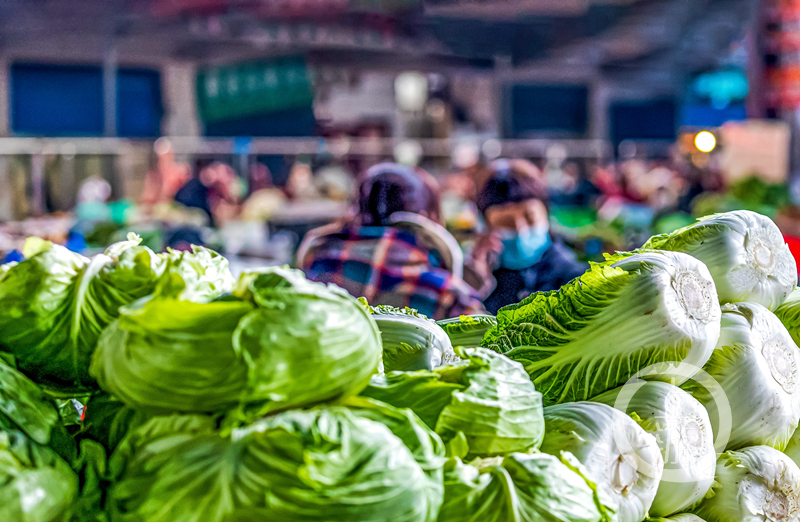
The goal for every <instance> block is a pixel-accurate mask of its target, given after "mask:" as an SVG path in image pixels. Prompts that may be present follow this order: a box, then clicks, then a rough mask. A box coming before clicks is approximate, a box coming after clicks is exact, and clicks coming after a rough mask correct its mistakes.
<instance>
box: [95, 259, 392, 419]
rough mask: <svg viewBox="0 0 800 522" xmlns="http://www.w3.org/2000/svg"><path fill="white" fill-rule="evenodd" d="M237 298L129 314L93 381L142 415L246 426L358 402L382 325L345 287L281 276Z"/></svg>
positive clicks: (106, 346) (147, 304)
mask: <svg viewBox="0 0 800 522" xmlns="http://www.w3.org/2000/svg"><path fill="white" fill-rule="evenodd" d="M176 286H178V287H179V286H180V285H179V284H178V285H176ZM234 294H235V295H233V296H226V297H223V298H220V299H214V300H208V299H207V298H204V297H202V296H196V295H191V296H189V297H186V296H185V294H183V295H178V296H177V297H172V296H169V295H155V296H153V297H152V298H150V299H144V300H141V301H137V302H136V303H134V304H132V305H130V306H127V307H124V308H123V309H122V310H121V311H120V317H119V319H118V320H117V321H115V322H114V323H112V324H111V325H110V326H109V328H108V329H107V330H106V331H105V332H104V333H103V336H102V338H101V339H100V341H99V343H98V347H97V351H96V353H95V355H94V358H93V361H92V368H91V371H92V375H94V376H95V377H96V378H97V380H98V382H99V383H100V386H101V387H102V388H103V389H105V390H106V391H108V392H110V393H112V394H113V395H115V396H116V397H117V398H119V399H120V400H121V401H122V402H123V403H125V404H126V405H127V406H130V407H132V408H135V409H138V410H143V411H146V412H149V413H166V412H224V411H227V410H231V409H235V410H236V412H235V413H236V414H235V415H233V418H235V417H236V416H237V415H239V414H241V415H245V416H248V418H249V417H250V416H252V415H256V414H258V415H262V414H266V413H270V412H274V411H278V410H285V409H288V408H292V407H298V406H303V405H307V404H312V403H316V402H321V401H324V400H330V399H335V398H339V397H346V396H348V395H353V394H355V393H357V392H358V391H359V390H361V388H363V387H364V386H365V385H366V384H367V382H368V381H369V377H370V375H371V374H372V373H374V371H375V369H376V368H377V365H378V362H379V360H380V355H381V345H380V337H379V333H378V330H377V328H376V326H375V323H374V322H373V321H372V320H371V319H370V317H369V314H368V313H367V312H366V311H365V310H364V308H363V307H362V306H361V305H360V304H359V303H358V301H356V300H355V299H353V298H352V297H350V296H349V295H347V294H346V293H345V292H344V291H343V290H341V289H339V288H338V287H334V286H326V285H322V284H319V283H313V282H310V281H308V280H306V279H305V277H304V276H303V275H302V273H301V272H299V271H296V270H289V269H281V268H275V269H269V270H265V271H262V272H258V273H248V274H244V275H243V276H242V279H241V280H240V281H239V282H238V283H237V286H236V289H235V292H234Z"/></svg>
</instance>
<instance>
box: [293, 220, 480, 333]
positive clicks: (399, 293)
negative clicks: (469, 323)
mask: <svg viewBox="0 0 800 522" xmlns="http://www.w3.org/2000/svg"><path fill="white" fill-rule="evenodd" d="M440 259H441V258H440V257H439V254H438V252H437V251H436V250H434V249H431V248H429V247H427V246H425V245H423V244H422V242H421V241H420V240H419V239H418V238H417V237H416V236H415V235H414V234H412V233H411V232H409V231H406V230H402V229H398V228H392V227H348V228H345V229H343V230H341V231H340V232H337V233H334V234H329V235H326V236H322V237H320V238H318V239H317V240H316V241H315V243H314V244H313V245H312V247H311V248H309V250H308V251H307V253H306V254H305V256H304V258H303V259H302V260H300V266H301V268H302V269H303V271H304V272H305V273H306V275H307V276H308V278H309V279H313V280H314V281H320V282H323V283H335V284H337V285H339V286H341V287H342V288H344V289H345V290H347V291H348V292H350V293H351V294H352V295H354V296H356V297H360V296H364V297H366V298H367V300H368V301H369V302H370V304H375V305H379V304H385V305H391V306H397V307H404V306H408V307H410V308H415V309H417V310H419V312H420V313H422V314H425V315H427V316H428V317H432V318H434V319H443V318H446V317H455V316H458V315H461V314H473V313H481V312H483V311H484V308H483V304H482V303H481V300H480V298H479V297H478V293H477V292H476V291H475V290H474V289H473V288H472V287H470V286H469V285H468V284H467V283H465V282H464V281H462V280H460V279H455V278H453V276H452V274H451V273H450V272H449V271H447V270H445V269H443V268H440V267H441V263H440Z"/></svg>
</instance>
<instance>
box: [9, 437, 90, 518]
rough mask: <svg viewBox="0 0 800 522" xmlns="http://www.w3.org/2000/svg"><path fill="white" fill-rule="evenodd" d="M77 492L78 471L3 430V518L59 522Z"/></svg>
mask: <svg viewBox="0 0 800 522" xmlns="http://www.w3.org/2000/svg"><path fill="white" fill-rule="evenodd" d="M77 493H78V480H77V477H76V476H75V473H73V472H72V470H71V469H70V467H69V465H68V464H67V463H66V462H64V461H63V460H62V459H61V458H60V457H58V456H57V455H56V454H55V452H53V451H52V450H51V449H50V448H48V447H46V446H42V445H39V444H37V443H36V442H34V441H32V440H31V439H29V438H27V437H26V436H25V435H24V434H23V433H22V432H18V431H6V430H0V520H3V521H6V520H7V521H9V522H12V521H13V522H60V521H62V520H63V517H64V516H65V514H66V511H67V510H68V509H69V506H70V504H71V503H72V501H73V499H74V497H75V495H77Z"/></svg>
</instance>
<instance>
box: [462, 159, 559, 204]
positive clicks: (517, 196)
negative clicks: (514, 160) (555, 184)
mask: <svg viewBox="0 0 800 522" xmlns="http://www.w3.org/2000/svg"><path fill="white" fill-rule="evenodd" d="M531 199H538V200H539V201H541V202H542V203H544V204H545V206H548V202H549V198H548V195H547V187H546V186H545V185H544V183H542V182H541V181H539V180H538V179H536V178H535V177H533V176H531V175H530V174H528V173H526V172H521V171H519V170H515V169H513V168H512V165H511V163H510V162H509V161H507V160H498V161H496V162H495V163H494V164H493V165H492V173H491V175H490V176H489V178H488V179H487V180H486V183H484V184H483V188H481V190H480V192H479V193H478V210H480V211H481V213H482V214H485V213H486V211H487V210H488V209H489V208H491V207H494V206H497V205H503V204H506V203H521V202H523V201H528V200H531Z"/></svg>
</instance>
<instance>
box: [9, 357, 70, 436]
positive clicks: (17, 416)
mask: <svg viewBox="0 0 800 522" xmlns="http://www.w3.org/2000/svg"><path fill="white" fill-rule="evenodd" d="M57 422H58V411H56V407H55V405H54V404H53V401H52V399H50V398H49V397H48V396H47V395H46V394H45V393H44V392H43V391H42V389H41V388H39V387H38V386H37V385H36V384H34V383H33V382H32V381H31V380H30V379H28V378H27V377H25V376H24V375H22V374H21V373H20V372H18V371H17V370H15V369H14V368H12V367H11V366H9V365H8V364H6V363H5V362H3V361H2V360H0V429H6V430H21V431H22V432H23V433H25V435H27V436H28V437H30V438H31V439H33V440H34V441H35V442H38V443H39V444H47V443H48V442H49V441H50V430H51V428H52V427H53V426H54V425H55V424H56V423H57Z"/></svg>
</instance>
